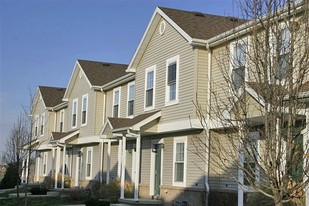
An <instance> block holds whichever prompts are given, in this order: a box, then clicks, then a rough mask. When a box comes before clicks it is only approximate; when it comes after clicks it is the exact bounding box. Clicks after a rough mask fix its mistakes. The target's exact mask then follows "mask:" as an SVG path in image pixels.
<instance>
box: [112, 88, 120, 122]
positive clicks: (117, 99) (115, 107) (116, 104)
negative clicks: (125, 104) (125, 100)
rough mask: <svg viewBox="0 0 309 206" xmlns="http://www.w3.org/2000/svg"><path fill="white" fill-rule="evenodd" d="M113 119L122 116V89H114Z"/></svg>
mask: <svg viewBox="0 0 309 206" xmlns="http://www.w3.org/2000/svg"><path fill="white" fill-rule="evenodd" d="M113 99H114V103H113V117H119V116H120V114H119V113H120V87H118V88H116V89H114V98H113Z"/></svg>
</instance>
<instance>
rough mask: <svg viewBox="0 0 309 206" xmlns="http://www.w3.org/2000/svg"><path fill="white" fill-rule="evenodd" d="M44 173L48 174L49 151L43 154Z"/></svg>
mask: <svg viewBox="0 0 309 206" xmlns="http://www.w3.org/2000/svg"><path fill="white" fill-rule="evenodd" d="M43 175H47V153H44V155H43Z"/></svg>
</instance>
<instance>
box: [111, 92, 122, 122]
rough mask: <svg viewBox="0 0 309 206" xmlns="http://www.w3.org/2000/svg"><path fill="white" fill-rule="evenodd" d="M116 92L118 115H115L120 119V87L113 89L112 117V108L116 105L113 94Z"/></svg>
mask: <svg viewBox="0 0 309 206" xmlns="http://www.w3.org/2000/svg"><path fill="white" fill-rule="evenodd" d="M116 92H118V94H119V96H118V114H117V117H118V118H119V117H120V102H121V87H117V88H115V89H113V108H112V114H113V115H112V116H113V117H115V116H114V107H115V106H116V105H117V104H116V102H115V97H116V96H115V94H116Z"/></svg>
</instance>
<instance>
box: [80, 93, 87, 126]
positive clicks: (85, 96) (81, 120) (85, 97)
mask: <svg viewBox="0 0 309 206" xmlns="http://www.w3.org/2000/svg"><path fill="white" fill-rule="evenodd" d="M84 99H86V120H85V123H83V109H84ZM88 100H89V98H88V94H85V95H83V96H82V107H81V115H80V116H81V118H80V123H81V126H86V125H87V122H88Z"/></svg>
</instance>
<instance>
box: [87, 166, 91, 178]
mask: <svg viewBox="0 0 309 206" xmlns="http://www.w3.org/2000/svg"><path fill="white" fill-rule="evenodd" d="M90 168H91V164H87V177H90Z"/></svg>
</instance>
